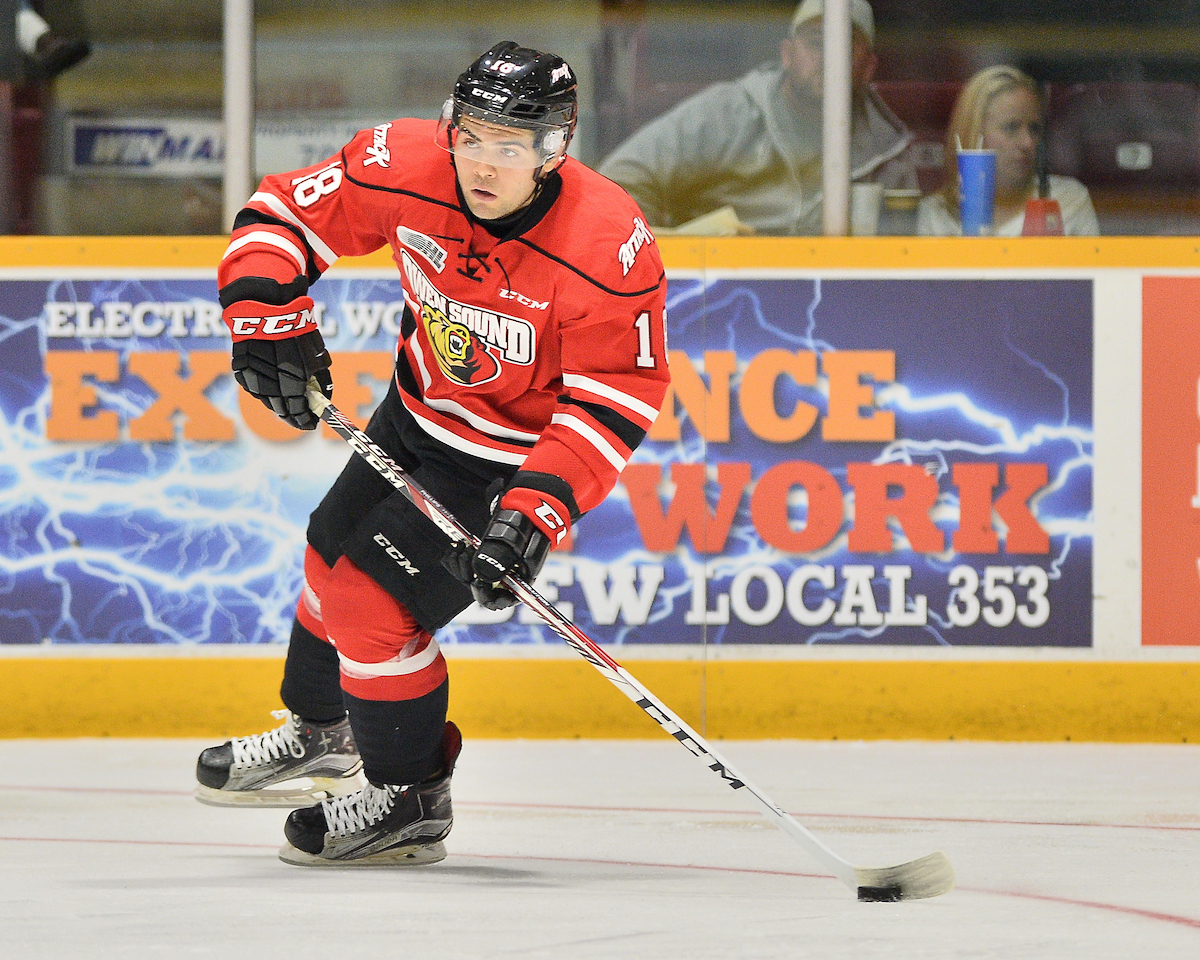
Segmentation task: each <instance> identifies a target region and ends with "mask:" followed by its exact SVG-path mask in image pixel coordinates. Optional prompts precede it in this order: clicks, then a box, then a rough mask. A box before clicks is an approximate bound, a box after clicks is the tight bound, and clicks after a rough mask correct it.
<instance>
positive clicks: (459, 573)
mask: <svg viewBox="0 0 1200 960" xmlns="http://www.w3.org/2000/svg"><path fill="white" fill-rule="evenodd" d="M576 113H577V104H576V82H575V76H574V74H573V72H572V70H571V68H570V67H569V66H568V65H567V64H566V63H565V62H564V61H563V60H562V59H561V58H559V57H557V56H554V55H552V54H547V53H540V52H538V51H535V50H530V49H526V48H523V47H520V46H518V45H517V44H516V43H513V42H511V41H506V42H503V43H499V44H497V45H496V46H494V47H492V49H490V50H489V51H487V53H485V54H484V55H483V56H481V57H480V58H479V59H478V60H476V61H475V63H473V64H472V65H471V66H470V67H469V68H468V69H467V71H466V72H465V73H463V74H462V75H461V76H460V77H459V78H458V81H457V83H456V84H455V87H454V93H453V96H452V97H451V98H450V99H449V100H447V102H446V105H445V108H444V109H443V112H442V117H441V120H440V121H424V120H412V119H405V120H395V121H393V122H391V123H384V124H381V125H379V126H378V127H375V128H374V129H373V130H364V131H362V132H361V133H359V134H358V136H357V137H355V138H354V140H352V141H351V142H350V143H349V144H348V145H347V146H346V147H345V148H344V149H343V150H342V151H341V153H340V154H338V155H337V156H335V157H332V158H331V159H330V160H328V161H327V162H325V163H322V164H318V165H316V166H314V167H310V168H308V169H305V170H300V171H297V172H294V173H288V174H281V175H277V176H270V177H267V178H266V179H265V180H264V181H263V183H262V185H261V186H260V188H259V190H258V192H257V193H255V194H254V195H253V196H252V197H251V198H250V200H249V202H248V204H247V205H246V207H245V209H243V210H242V212H241V213H240V214H239V216H238V218H237V221H236V223H235V224H234V230H233V235H232V239H231V242H230V244H229V247H228V249H227V251H226V253H225V256H224V258H223V260H222V261H221V265H220V269H219V273H218V279H219V284H220V297H221V304H222V306H223V307H224V317H225V321H226V322H227V323H228V324H229V327H230V329H231V331H232V334H233V341H234V342H233V370H234V375H235V377H236V378H237V380H238V383H240V384H241V385H242V387H244V388H245V389H246V390H247V391H249V392H250V393H251V394H253V395H254V396H255V397H258V398H259V399H260V400H262V402H263V403H264V404H266V405H267V406H268V407H269V408H270V409H272V410H274V411H275V412H276V413H277V414H278V415H279V416H280V417H282V418H283V419H284V420H285V421H287V422H288V423H289V424H291V425H292V426H294V427H297V428H299V429H301V430H311V429H313V428H314V427H315V426H316V425H317V423H318V420H317V417H316V416H315V415H314V414H313V413H312V412H311V411H310V410H309V407H308V404H307V402H306V401H305V397H304V389H305V384H306V382H307V381H308V380H309V378H310V377H316V379H317V381H318V382H319V383H320V384H321V387H322V389H323V390H324V391H325V393H326V394H327V395H329V394H331V393H332V383H331V377H330V373H329V365H330V361H329V354H328V353H327V352H326V350H325V346H324V344H323V342H322V339H321V334H320V332H319V331H318V329H317V328H316V325H315V323H314V321H313V318H312V313H311V311H312V306H313V302H312V300H311V299H310V298H309V295H308V290H309V287H310V286H311V285H312V283H314V282H315V281H316V280H317V278H318V277H320V275H321V274H322V273H323V272H324V271H325V270H326V269H328V267H329V266H330V265H331V264H332V263H333V262H334V261H335V260H337V259H338V257H340V256H346V255H350V256H355V255H362V254H366V253H370V252H371V251H373V250H376V249H378V248H380V247H382V246H384V245H385V244H386V245H390V247H391V249H392V254H393V257H394V259H395V261H396V264H397V266H398V268H399V271H400V276H401V280H402V284H403V288H404V299H405V307H406V309H405V312H404V315H403V319H402V323H401V333H400V342H399V345H398V353H397V362H396V375H395V377H394V379H393V382H392V383H391V384H390V387H389V391H388V393H387V396H386V397H385V399H384V400H383V402H382V403H381V404H380V406H379V408H378V409H377V410H376V412H375V414H374V416H373V417H372V418H371V421H370V424H369V425H368V427H367V433H368V434H369V435H370V436H371V437H372V439H373V440H375V442H376V443H378V444H379V445H380V446H381V447H382V448H383V449H384V450H386V451H387V452H388V454H389V455H390V456H391V457H392V458H393V459H394V460H395V461H396V462H397V463H399V464H400V465H401V466H403V467H404V468H405V469H406V470H407V471H409V472H410V473H411V474H412V475H413V476H414V478H415V479H416V480H417V481H418V482H419V483H420V484H421V485H422V486H424V487H425V489H427V490H428V491H429V492H430V493H431V494H432V495H433V496H434V497H436V498H437V499H438V500H440V501H441V502H442V503H443V504H444V505H445V506H447V507H448V508H449V509H450V510H451V511H452V512H453V513H454V514H456V515H457V517H458V518H459V519H460V520H461V521H462V522H463V523H464V524H465V525H466V526H467V527H468V528H469V529H471V530H472V531H473V532H474V533H476V534H477V535H479V536H480V537H481V540H482V542H481V544H480V546H479V548H478V549H477V550H470V549H468V548H466V547H465V545H464V546H463V547H462V548H461V549H460V550H459V551H458V552H455V551H452V550H450V549H449V546H450V544H449V541H448V540H447V538H446V537H445V536H444V535H443V534H442V533H441V532H440V531H439V530H438V529H437V528H436V527H435V526H434V525H433V524H432V522H430V521H429V520H428V519H427V518H426V517H424V516H423V515H422V514H421V513H420V512H419V511H417V510H416V508H414V507H413V506H412V505H411V504H409V503H408V501H407V500H405V499H404V497H403V496H402V495H401V494H399V493H397V492H396V491H394V490H393V488H392V487H391V486H389V485H388V484H387V483H386V482H385V481H384V480H383V479H381V478H380V477H379V476H378V474H376V472H375V471H374V470H373V469H372V468H371V467H370V466H369V465H367V464H366V463H364V462H362V461H361V460H360V459H359V458H357V457H352V458H351V459H350V461H349V462H348V464H347V465H346V467H345V469H344V470H343V471H342V473H341V475H340V476H339V477H338V479H337V480H336V481H335V483H334V484H333V486H332V488H331V489H330V490H329V492H328V493H327V494H326V496H325V498H324V499H323V500H322V501H321V503H320V505H319V506H318V507H317V508H316V510H315V511H314V512H313V513H312V515H311V517H310V520H309V527H308V548H307V551H306V554H305V562H304V579H305V586H304V590H303V595H302V596H301V598H300V601H299V603H298V604H297V609H296V619H295V623H294V625H293V628H292V635H291V640H290V643H289V646H288V652H287V659H286V662H285V667H284V679H283V685H282V689H281V695H282V699H283V702H284V705H285V706H286V707H287V711H286V712H285V713H282V714H280V715H281V716H282V717H283V724H282V725H281V726H280V727H278V728H276V729H274V730H271V731H268V732H267V733H263V734H258V735H256V736H251V737H239V738H236V739H233V740H231V741H227V742H226V743H224V744H222V745H220V746H217V747H210V748H208V749H206V750H204V751H203V752H202V753H201V755H200V759H199V761H198V764H197V771H196V775H197V779H198V780H199V782H200V785H199V786H198V787H197V797H198V798H199V799H201V800H203V801H204V802H207V803H213V804H219V805H237V804H259V805H274V806H293V807H298V809H295V810H293V811H292V812H291V814H289V816H288V818H287V822H286V824H285V827H284V833H285V836H286V837H287V841H288V842H287V844H286V845H285V846H284V848H283V849H282V850H281V852H280V856H281V857H282V858H283V859H284V860H285V861H287V862H289V863H297V864H306V865H322V864H379V863H426V862H432V861H435V860H439V859H441V858H442V857H444V856H445V851H444V848H443V846H442V844H441V840H442V839H443V838H444V837H445V836H446V834H447V833H448V832H449V830H450V826H451V822H452V816H451V806H450V791H449V785H450V777H451V774H452V772H453V770H454V763H455V760H456V759H457V757H458V753H459V750H460V747H461V742H462V741H461V737H460V735H459V732H458V730H457V728H456V727H455V726H454V724H453V723H450V722H447V720H446V708H447V690H448V680H447V671H446V662H445V660H444V658H443V656H442V654H441V653H440V652H439V650H438V645H437V642H436V640H435V639H434V637H433V634H434V633H435V632H436V631H437V630H438V629H439V628H440V627H442V626H444V625H445V624H446V623H447V622H449V621H450V619H451V618H453V617H454V616H455V615H456V614H458V613H459V612H461V611H462V610H463V609H465V608H466V607H467V606H468V605H469V604H470V602H471V601H472V599H475V600H477V601H479V602H480V603H481V604H483V605H484V606H487V607H489V608H492V609H502V608H504V607H507V606H510V605H511V604H513V603H514V602H515V599H514V598H513V597H512V595H511V594H510V593H509V592H508V591H507V590H505V589H503V588H502V587H501V586H500V585H499V583H498V581H499V580H500V579H501V578H502V577H503V576H504V575H506V574H510V573H514V574H517V575H518V576H520V577H522V578H524V579H526V580H532V579H533V578H534V577H536V576H537V574H538V571H539V570H540V569H541V567H542V564H543V562H544V561H545V558H546V554H547V552H548V551H549V550H550V549H551V548H552V547H553V546H554V545H555V544H558V543H561V542H562V540H563V539H564V538H565V537H566V535H567V533H568V532H569V530H570V528H571V525H572V524H573V523H574V522H575V521H576V520H578V519H579V517H580V516H581V515H583V514H584V513H586V512H587V511H588V510H590V509H592V508H593V507H595V506H597V505H598V504H599V503H600V502H601V501H602V500H603V499H604V498H605V496H606V495H607V494H608V492H609V491H610V490H611V489H612V487H613V486H614V485H615V483H616V481H617V477H618V476H619V475H620V472H621V470H622V469H623V468H624V466H625V463H626V461H627V460H628V459H629V457H630V455H631V453H632V452H633V450H634V449H635V448H636V447H637V445H638V444H639V443H640V442H641V440H642V439H643V437H644V436H645V433H646V431H647V429H649V427H650V425H651V423H652V422H653V421H654V418H655V416H656V415H657V413H658V409H659V406H660V405H661V403H662V400H663V397H664V395H665V391H666V385H667V381H668V378H669V375H668V371H667V359H666V357H667V355H666V343H665V331H664V305H665V299H666V280H665V276H664V273H663V267H662V262H661V260H660V258H659V255H658V250H657V247H656V246H655V243H654V238H653V236H652V235H651V233H650V232H649V230H647V228H646V226H645V222H644V218H643V217H642V215H641V213H640V211H639V210H638V208H637V206H636V204H635V203H634V202H633V201H632V200H631V199H630V198H629V196H628V195H627V194H626V193H625V192H624V191H623V190H622V189H621V188H620V187H618V186H616V185H615V184H614V183H612V182H611V181H609V180H606V179H605V178H603V177H601V176H600V175H599V174H597V173H595V172H593V171H591V170H589V169H588V168H587V167H585V166H583V165H582V164H580V163H579V162H577V161H576V160H575V159H573V158H569V157H567V155H566V150H567V145H568V144H569V143H570V140H571V136H572V134H573V132H574V129H575V119H576ZM360 767H361V770H362V773H363V774H365V783H364V782H363V780H362V779H361V778H360V776H359V769H360ZM314 800H319V801H320V803H319V804H317V805H315V806H305V805H306V804H312V802H313V801H314Z"/></svg>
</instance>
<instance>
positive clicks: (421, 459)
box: [308, 380, 513, 639]
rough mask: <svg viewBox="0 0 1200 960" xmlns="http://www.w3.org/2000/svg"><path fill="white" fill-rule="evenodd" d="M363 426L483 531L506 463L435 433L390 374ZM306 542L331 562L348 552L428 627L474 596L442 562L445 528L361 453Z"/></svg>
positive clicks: (313, 520)
mask: <svg viewBox="0 0 1200 960" xmlns="http://www.w3.org/2000/svg"><path fill="white" fill-rule="evenodd" d="M366 432H367V435H368V436H369V437H370V438H371V439H372V440H374V441H375V442H376V443H377V444H379V446H380V447H381V448H382V449H383V450H384V451H385V452H386V453H387V454H388V456H390V457H391V458H392V459H393V460H395V461H396V462H397V463H398V464H400V466H402V467H403V468H404V469H405V470H407V471H408V472H409V473H411V474H412V476H413V478H414V479H415V480H416V481H417V482H418V483H419V484H421V486H422V487H424V488H425V489H426V490H427V491H429V493H430V494H432V495H433V496H434V497H435V498H436V499H437V500H438V501H439V502H440V503H442V504H443V505H444V506H445V507H446V508H447V509H449V510H450V512H451V513H453V514H454V515H455V516H457V517H458V519H459V520H460V521H461V522H462V523H463V525H464V526H466V527H467V529H469V530H473V531H474V532H475V533H477V534H481V533H482V532H483V530H484V528H485V527H486V526H487V522H488V518H489V517H490V516H491V510H490V505H489V498H488V496H487V490H488V488H489V486H490V485H491V484H492V483H493V482H495V481H496V480H497V479H501V480H503V479H507V477H509V476H511V474H512V472H513V470H512V469H511V468H507V467H503V466H500V465H497V464H494V463H489V462H485V461H482V460H474V459H473V458H470V457H466V456H465V455H463V454H460V453H458V452H456V451H453V450H450V449H449V448H446V447H443V446H442V445H441V444H439V443H437V442H436V441H434V440H433V438H431V437H430V436H429V435H428V434H426V433H425V432H424V431H423V430H422V429H421V428H420V427H419V426H417V425H416V423H415V421H414V420H413V418H412V415H411V414H410V413H409V412H408V411H407V410H406V409H405V408H404V404H403V403H402V402H401V400H400V397H399V395H398V394H397V392H396V384H395V381H394V380H393V382H392V384H391V385H390V387H389V389H388V393H387V396H386V397H384V400H383V402H382V403H381V404H380V405H379V407H378V408H376V410H375V413H374V415H373V416H372V417H371V422H370V423H369V424H368V425H367V431H366ZM308 542H309V543H310V544H311V545H312V547H313V549H314V550H315V551H316V552H317V553H318V554H319V555H320V557H321V558H322V559H323V560H324V562H325V563H326V564H327V565H328V566H330V567H333V566H334V565H335V564H336V563H337V561H338V558H339V557H341V556H342V555H343V554H344V555H346V556H348V557H349V558H350V559H351V560H353V561H354V563H355V565H356V566H357V567H358V568H359V569H360V570H362V571H363V572H364V573H366V574H367V575H368V576H370V577H371V579H373V580H374V581H375V582H376V583H378V584H379V585H380V586H382V587H383V588H384V590H386V591H387V592H388V593H390V594H391V595H392V596H393V597H395V598H396V599H397V600H398V601H399V602H400V604H401V605H402V606H403V607H404V608H405V609H406V610H407V611H408V612H409V613H411V614H412V615H413V616H414V617H415V618H416V619H417V621H418V622H419V623H420V624H421V626H422V627H424V628H425V629H426V630H428V631H430V632H431V633H432V632H435V631H437V630H439V629H440V628H441V627H443V626H444V625H445V624H447V623H449V622H450V620H452V619H453V618H454V616H455V615H457V614H458V613H459V612H461V611H462V610H465V609H466V608H467V606H469V605H470V603H471V599H472V598H471V591H470V590H469V589H468V588H467V587H466V586H465V585H464V584H462V583H460V582H459V581H458V580H456V579H455V578H454V577H453V576H451V574H450V573H449V571H447V570H446V569H445V568H444V567H443V566H442V564H441V559H442V556H443V555H444V554H445V552H446V550H447V549H448V548H449V545H450V541H449V539H448V538H447V537H446V535H445V534H444V533H442V531H441V530H439V529H438V528H437V526H436V525H435V524H434V523H433V521H431V520H430V519H429V518H428V517H426V516H425V515H424V514H423V513H421V511H420V510H418V509H417V508H416V507H414V506H413V505H412V504H411V503H409V502H408V500H406V499H405V497H404V495H403V494H402V493H399V492H397V491H396V490H395V489H394V488H393V487H392V486H391V484H389V483H388V482H387V481H385V480H384V479H383V478H382V477H380V476H379V474H378V473H377V472H376V471H375V468H374V467H372V466H371V465H370V464H368V463H366V462H365V461H364V460H363V459H362V458H361V457H358V456H353V457H351V458H350V459H349V460H348V461H347V462H346V466H345V467H344V468H343V469H342V472H341V474H340V475H339V476H338V478H337V480H335V481H334V483H333V486H332V487H330V489H329V492H328V493H326V494H325V496H324V498H323V499H322V500H321V503H320V504H319V505H318V506H317V509H316V510H314V511H313V513H312V516H311V517H310V518H309V524H308ZM322 600H324V597H323V596H322ZM326 616H327V615H326ZM335 639H336V638H335Z"/></svg>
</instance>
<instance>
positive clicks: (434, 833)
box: [279, 722, 462, 867]
mask: <svg viewBox="0 0 1200 960" xmlns="http://www.w3.org/2000/svg"><path fill="white" fill-rule="evenodd" d="M442 749H443V751H444V756H445V764H444V766H443V768H442V771H441V772H440V773H439V774H438V775H437V779H435V780H430V781H426V782H425V783H417V784H413V785H412V786H407V787H398V786H394V785H392V784H384V785H382V786H379V785H376V784H373V783H368V784H367V785H366V786H365V787H364V788H363V789H362V790H360V791H359V792H358V793H355V794H353V795H351V796H348V797H338V798H336V799H333V800H324V801H322V803H321V804H320V806H316V807H306V808H304V809H301V810H293V811H292V812H291V813H290V814H288V818H287V823H285V824H284V827H283V833H284V836H286V837H287V840H288V842H287V843H285V844H284V845H283V847H282V848H281V849H280V851H279V859H280V860H282V861H283V862H284V863H293V864H296V865H298V866H304V867H360V866H361V867H372V866H375V867H377V866H418V865H420V864H424V863H437V861H439V860H442V859H444V858H445V856H446V848H445V847H444V846H443V845H442V840H443V839H444V838H445V837H446V835H447V834H448V833H449V832H450V827H451V826H452V825H453V823H454V814H453V812H452V810H451V807H450V777H451V774H453V772H454V762H455V761H456V760H457V759H458V754H459V751H460V750H461V749H462V735H461V734H460V733H459V732H458V727H456V726H455V725H454V724H453V723H449V722H447V724H446V732H445V734H444V736H443V739H442Z"/></svg>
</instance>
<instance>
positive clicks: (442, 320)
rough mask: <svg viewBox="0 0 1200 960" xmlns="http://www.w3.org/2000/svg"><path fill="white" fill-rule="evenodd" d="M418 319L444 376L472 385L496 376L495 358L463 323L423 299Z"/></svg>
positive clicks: (497, 371)
mask: <svg viewBox="0 0 1200 960" xmlns="http://www.w3.org/2000/svg"><path fill="white" fill-rule="evenodd" d="M421 321H422V322H423V323H424V324H425V333H426V334H427V335H428V337H429V343H430V344H431V345H432V346H433V353H434V356H436V357H437V362H438V366H439V367H441V370H442V373H443V374H445V375H446V378H447V379H449V380H453V381H454V382H455V383H458V384H462V385H463V386H465V387H474V386H478V385H479V384H481V383H487V382H488V381H490V380H495V379H496V378H497V377H498V376H500V364H499V362H498V361H497V360H496V358H495V357H493V356H492V354H491V353H490V352H489V351H488V347H487V344H486V343H484V342H483V340H481V339H480V338H479V337H478V336H477V335H476V334H475V333H474V332H472V330H471V329H470V328H469V327H468V326H467V325H466V324H463V323H454V322H453V321H451V320H449V319H448V318H447V317H446V314H445V313H444V312H443V311H441V310H438V309H437V308H436V307H431V306H430V305H429V304H427V303H426V304H423V305H422V306H421Z"/></svg>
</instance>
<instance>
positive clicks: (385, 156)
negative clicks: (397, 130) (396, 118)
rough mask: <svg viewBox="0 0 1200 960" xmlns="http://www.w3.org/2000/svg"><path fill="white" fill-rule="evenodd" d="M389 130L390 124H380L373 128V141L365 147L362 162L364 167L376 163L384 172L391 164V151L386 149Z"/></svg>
mask: <svg viewBox="0 0 1200 960" xmlns="http://www.w3.org/2000/svg"><path fill="white" fill-rule="evenodd" d="M391 129H392V125H391V124H390V123H381V124H380V125H379V126H377V127H376V128H375V137H374V141H373V142H372V144H371V145H370V146H369V147H367V158H366V159H365V160H363V166H364V167H369V166H370V165H371V164H373V163H377V164H379V165H380V166H381V167H383V168H384V169H385V170H387V169H388V165H389V164H390V163H391V162H392V151H391V150H389V149H388V145H387V136H388V131H389V130H391Z"/></svg>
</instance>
